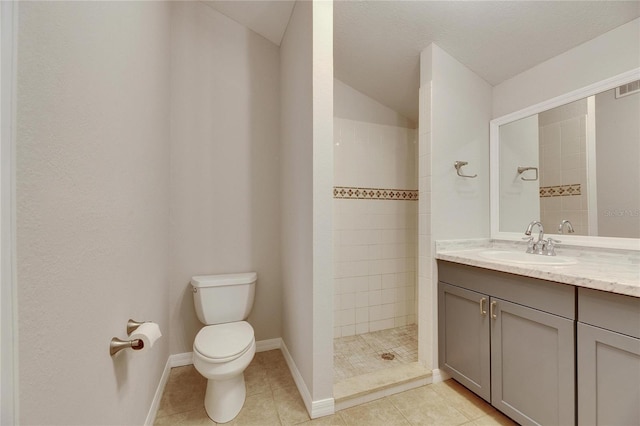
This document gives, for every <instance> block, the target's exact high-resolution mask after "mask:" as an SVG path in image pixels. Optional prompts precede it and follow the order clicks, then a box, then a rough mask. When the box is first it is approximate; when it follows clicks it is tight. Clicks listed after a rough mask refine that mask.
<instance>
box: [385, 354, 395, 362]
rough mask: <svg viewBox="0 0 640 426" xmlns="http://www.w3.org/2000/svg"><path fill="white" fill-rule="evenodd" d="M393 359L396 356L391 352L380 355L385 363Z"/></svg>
mask: <svg viewBox="0 0 640 426" xmlns="http://www.w3.org/2000/svg"><path fill="white" fill-rule="evenodd" d="M395 357H396V356H395V355H394V354H392V353H391V352H385V353H383V354H382V359H384V360H385V361H391V360H392V359H394V358H395Z"/></svg>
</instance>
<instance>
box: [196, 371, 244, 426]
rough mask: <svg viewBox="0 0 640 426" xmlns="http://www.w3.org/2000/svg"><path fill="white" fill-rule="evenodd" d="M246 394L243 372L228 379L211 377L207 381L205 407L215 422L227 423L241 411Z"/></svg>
mask: <svg viewBox="0 0 640 426" xmlns="http://www.w3.org/2000/svg"><path fill="white" fill-rule="evenodd" d="M246 396H247V388H246V386H245V384H244V374H242V373H240V374H239V375H237V376H233V377H231V378H229V379H226V380H211V379H210V380H208V381H207V392H206V394H205V396H204V408H205V410H206V411H207V415H208V416H209V418H211V420H213V421H214V422H216V423H227V422H229V421H231V420H233V419H234V418H235V417H236V416H237V415H238V413H240V410H241V409H242V406H243V405H244V400H245V398H246Z"/></svg>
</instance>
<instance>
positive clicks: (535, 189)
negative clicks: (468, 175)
mask: <svg viewBox="0 0 640 426" xmlns="http://www.w3.org/2000/svg"><path fill="white" fill-rule="evenodd" d="M636 86H637V87H636ZM625 87H626V88H627V89H630V90H628V92H627V93H626V94H625V93H622V94H620V88H616V89H611V90H608V91H606V92H602V93H599V94H597V95H594V96H590V97H589V98H585V99H581V100H578V101H575V102H572V103H569V104H566V105H562V106H559V107H556V108H553V109H550V110H547V111H544V112H541V113H539V114H537V115H533V116H530V117H526V118H523V119H520V120H517V121H514V122H511V123H507V124H504V125H501V126H500V129H499V158H500V164H499V179H500V181H499V187H500V199H499V208H500V225H499V228H500V231H501V232H522V231H523V230H524V228H525V227H526V225H527V224H528V223H529V222H530V221H532V220H540V221H541V222H542V224H543V226H544V229H545V232H546V233H550V234H555V233H557V232H558V226H559V224H560V222H561V221H563V220H569V221H570V222H571V224H572V225H573V229H574V230H575V234H576V235H590V236H605V237H622V238H640V81H637V82H633V83H629V84H628V85H625V86H621V88H625ZM623 92H624V90H623ZM522 166H525V167H527V166H531V167H537V168H538V170H539V178H538V180H537V181H536V180H535V179H533V177H534V176H535V175H534V174H530V173H532V172H531V171H527V172H524V173H523V174H519V173H517V169H518V167H522ZM523 178H524V179H523Z"/></svg>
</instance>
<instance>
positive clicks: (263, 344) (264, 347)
mask: <svg viewBox="0 0 640 426" xmlns="http://www.w3.org/2000/svg"><path fill="white" fill-rule="evenodd" d="M281 348H282V339H281V338H279V337H277V338H275V339H267V340H258V341H257V342H256V352H266V351H272V350H274V349H281Z"/></svg>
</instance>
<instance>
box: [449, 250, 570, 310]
mask: <svg viewBox="0 0 640 426" xmlns="http://www.w3.org/2000/svg"><path fill="white" fill-rule="evenodd" d="M438 280H439V281H442V282H445V283H447V284H451V285H455V286H458V287H464V288H467V289H469V290H473V291H477V292H479V293H484V294H490V295H491V296H494V297H498V298H501V299H504V300H509V301H512V302H514V303H518V304H521V305H524V306H529V307H532V308H535V309H539V310H541V311H545V312H549V313H551V314H555V315H560V316H562V317H565V318H568V319H572V320H574V319H575V318H576V290H575V287H574V286H572V285H568V284H561V283H557V282H553V281H545V280H541V279H537V278H530V277H524V276H521V275H515V274H509V273H506V272H499V271H493V270H491V269H484V268H478V267H475V266H469V265H462V264H459V263H453V262H448V261H444V260H439V261H438Z"/></svg>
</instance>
